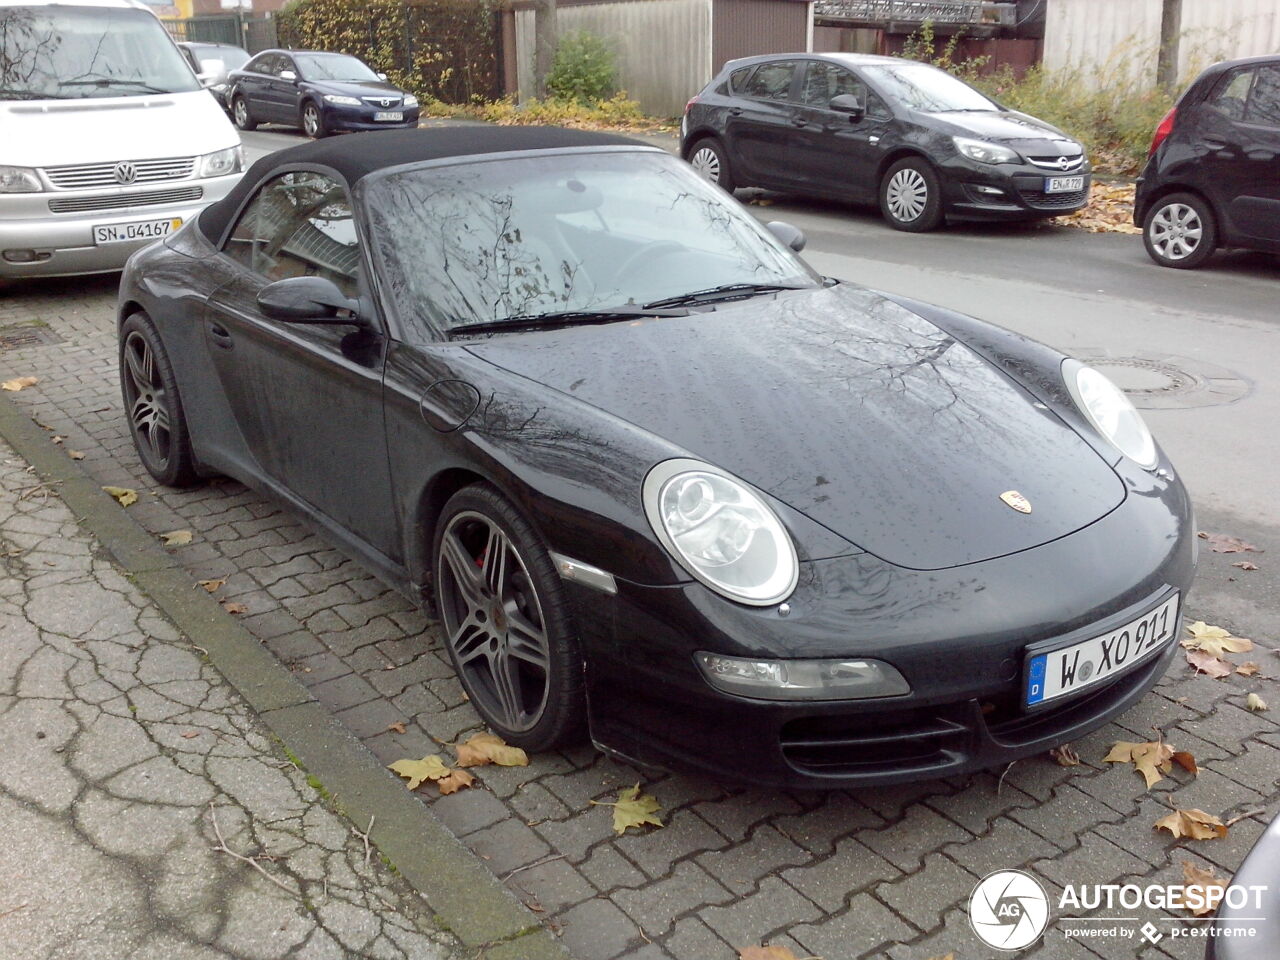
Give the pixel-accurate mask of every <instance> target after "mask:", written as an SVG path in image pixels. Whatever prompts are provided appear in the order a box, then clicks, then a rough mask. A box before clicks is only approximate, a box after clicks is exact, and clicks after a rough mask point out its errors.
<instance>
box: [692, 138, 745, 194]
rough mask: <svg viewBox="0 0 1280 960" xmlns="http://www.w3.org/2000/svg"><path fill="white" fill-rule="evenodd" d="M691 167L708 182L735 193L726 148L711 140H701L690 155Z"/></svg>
mask: <svg viewBox="0 0 1280 960" xmlns="http://www.w3.org/2000/svg"><path fill="white" fill-rule="evenodd" d="M689 166H691V167H693V169H694V171H695V172H696V173H697V174H698V175H699V176H700V177H703V178H704V179H706V180H710V181H711V182H712V183H715V184H718V185H719V186H721V187H723V188H724V189H726V190H728V191H729V192H730V193H733V189H734V186H735V184H734V182H733V174H732V173H730V171H729V158H728V157H726V156H725V153H724V147H722V146H720V144H719V143H718V142H716V141H715V140H711V139H706V140H699V141H698V142H697V143H696V144H694V147H693V150H692V151H690V153H689Z"/></svg>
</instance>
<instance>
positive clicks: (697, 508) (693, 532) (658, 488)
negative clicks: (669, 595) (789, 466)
mask: <svg viewBox="0 0 1280 960" xmlns="http://www.w3.org/2000/svg"><path fill="white" fill-rule="evenodd" d="M642 495H643V500H644V511H645V516H646V517H648V519H649V524H650V525H651V526H652V527H653V531H654V533H656V534H657V535H658V539H659V540H660V541H661V542H662V545H663V546H665V547H666V548H667V550H668V551H670V553H671V555H672V556H673V557H674V558H675V560H676V562H677V563H679V564H680V566H682V567H684V569H686V570H687V571H689V573H690V574H692V575H693V576H694V577H695V578H696V579H697V580H700V581H701V582H702V583H704V584H706V585H707V586H708V587H710V588H711V589H712V590H714V591H715V592H716V593H718V594H720V595H721V596H725V597H728V598H729V599H730V600H736V601H738V602H739V603H746V604H751V605H752V606H757V607H764V606H768V605H769V604H772V603H777V602H778V601H780V600H783V599H785V598H786V597H787V596H789V595H790V594H791V591H792V590H794V589H795V586H796V581H797V580H798V579H799V577H800V565H799V562H798V560H797V559H796V548H795V544H793V543H792V542H791V536H790V535H789V534H788V533H787V531H786V529H785V528H784V527H783V526H782V521H780V520H779V519H778V517H777V515H776V514H775V513H774V512H773V511H772V510H771V509H770V508H769V506H768V505H767V504H766V503H765V502H764V500H763V499H762V498H761V497H760V495H759V494H757V493H756V492H755V491H754V490H752V489H751V488H750V487H748V486H747V485H746V484H745V483H743V482H742V481H741V480H738V479H737V478H736V477H733V476H731V475H730V474H728V473H725V472H724V471H723V470H720V469H719V468H717V467H713V466H711V465H710V464H706V463H702V462H700V461H698V460H686V459H678V460H665V461H663V462H662V463H659V464H658V465H657V466H655V467H654V468H653V469H652V470H650V471H649V475H648V476H646V477H645V478H644V488H643V491H642Z"/></svg>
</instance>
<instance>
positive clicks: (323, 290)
mask: <svg viewBox="0 0 1280 960" xmlns="http://www.w3.org/2000/svg"><path fill="white" fill-rule="evenodd" d="M258 309H259V310H261V311H262V312H263V314H264V315H266V316H268V317H270V318H271V319H272V320H284V321H286V322H289V323H331V324H339V325H341V324H345V325H348V326H357V327H363V326H366V321H365V320H364V319H362V318H361V317H360V303H359V301H357V300H352V299H351V298H350V297H348V296H347V295H346V294H344V293H343V292H342V291H341V290H339V289H338V285H337V284H336V283H334V282H333V281H332V280H327V279H325V278H324V277H288V278H286V279H284V280H277V281H276V282H275V283H269V284H267V285H266V286H265V287H263V288H262V289H261V290H259V291H258Z"/></svg>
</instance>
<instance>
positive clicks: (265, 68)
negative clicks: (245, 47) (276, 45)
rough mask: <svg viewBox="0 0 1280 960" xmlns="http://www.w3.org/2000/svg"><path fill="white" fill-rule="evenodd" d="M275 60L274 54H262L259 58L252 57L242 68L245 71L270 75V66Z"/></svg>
mask: <svg viewBox="0 0 1280 960" xmlns="http://www.w3.org/2000/svg"><path fill="white" fill-rule="evenodd" d="M275 58H276V57H275V54H273V53H264V54H263V55H262V56H260V57H254V58H253V59H252V60H250V61H249V62H248V63H246V64H245V65H244V68H245V69H246V70H251V71H253V72H254V73H270V72H271V64H272V62H273V61H274V60H275Z"/></svg>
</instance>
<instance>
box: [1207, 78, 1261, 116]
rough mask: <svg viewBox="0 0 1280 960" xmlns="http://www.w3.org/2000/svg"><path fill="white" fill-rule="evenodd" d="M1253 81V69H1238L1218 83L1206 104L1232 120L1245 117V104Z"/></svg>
mask: <svg viewBox="0 0 1280 960" xmlns="http://www.w3.org/2000/svg"><path fill="white" fill-rule="evenodd" d="M1252 83H1253V71H1252V70H1236V71H1234V72H1232V73H1229V74H1227V76H1226V77H1225V78H1224V79H1223V80H1221V81H1220V82H1219V83H1218V87H1217V89H1216V90H1214V92H1213V93H1211V94H1210V95H1209V99H1208V100H1207V101H1205V102H1206V104H1207V105H1208V106H1210V107H1212V108H1213V109H1214V110H1217V111H1218V112H1219V113H1221V114H1222V115H1223V116H1225V117H1227V118H1228V119H1230V120H1243V119H1244V105H1245V102H1246V101H1247V100H1248V99H1249V87H1250V85H1251V84H1252Z"/></svg>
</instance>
